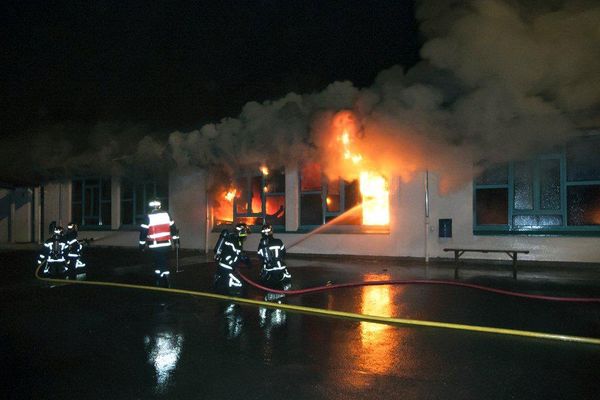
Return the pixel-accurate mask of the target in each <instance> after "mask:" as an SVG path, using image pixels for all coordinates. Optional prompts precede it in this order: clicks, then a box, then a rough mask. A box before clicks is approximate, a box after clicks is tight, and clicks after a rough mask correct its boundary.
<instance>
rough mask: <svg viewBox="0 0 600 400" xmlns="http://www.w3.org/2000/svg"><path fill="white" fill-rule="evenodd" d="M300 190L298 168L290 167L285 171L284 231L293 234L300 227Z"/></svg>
mask: <svg viewBox="0 0 600 400" xmlns="http://www.w3.org/2000/svg"><path fill="white" fill-rule="evenodd" d="M299 210H300V188H299V179H298V167H297V166H291V167H286V169H285V230H286V232H295V231H297V230H298V227H299V226H300V222H299V216H300V212H299Z"/></svg>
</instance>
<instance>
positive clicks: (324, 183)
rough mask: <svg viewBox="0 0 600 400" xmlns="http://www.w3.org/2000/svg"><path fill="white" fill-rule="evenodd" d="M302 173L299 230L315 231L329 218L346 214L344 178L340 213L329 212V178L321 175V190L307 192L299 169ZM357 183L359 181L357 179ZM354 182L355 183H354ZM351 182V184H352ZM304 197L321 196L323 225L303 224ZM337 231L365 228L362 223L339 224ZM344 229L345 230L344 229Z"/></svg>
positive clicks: (299, 187)
mask: <svg viewBox="0 0 600 400" xmlns="http://www.w3.org/2000/svg"><path fill="white" fill-rule="evenodd" d="M299 171H300V173H299V174H298V194H299V199H298V200H299V207H298V210H299V214H298V226H299V229H300V230H301V231H312V230H314V229H317V228H319V227H321V226H323V225H325V224H326V223H327V222H328V221H327V219H328V218H332V219H333V218H335V217H338V216H340V215H342V214H344V213H345V212H346V211H348V210H347V209H346V184H347V183H346V181H345V180H343V179H342V178H338V181H339V196H340V207H339V209H340V210H339V211H327V197H328V194H329V185H330V181H329V179H327V177H326V176H325V175H324V174H322V173H321V190H307V191H302V173H301V172H302V168H300V169H299ZM357 181H359V180H358V179H357ZM352 182H354V181H352ZM352 182H350V184H351V183H352ZM358 185H359V187H360V182H358ZM359 194H360V189H359ZM303 195H313V196H314V195H320V196H321V224H320V225H314V224H302V196H303ZM361 196H362V195H361ZM336 227H337V229H340V228H341V229H344V228H346V229H348V228H351V229H352V228H354V227H361V228H362V227H363V225H362V223H360V224H339V225H336ZM342 227H343V228H342ZM387 227H389V225H386V228H387ZM377 230H381V229H377Z"/></svg>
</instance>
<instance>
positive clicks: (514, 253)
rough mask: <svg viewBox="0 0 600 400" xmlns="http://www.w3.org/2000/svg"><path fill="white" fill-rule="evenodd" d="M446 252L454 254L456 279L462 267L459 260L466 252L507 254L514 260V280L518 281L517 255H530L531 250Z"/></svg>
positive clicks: (448, 249)
mask: <svg viewBox="0 0 600 400" xmlns="http://www.w3.org/2000/svg"><path fill="white" fill-rule="evenodd" d="M444 251H453V252H454V262H455V265H454V279H458V267H459V265H460V261H459V260H458V259H459V258H460V256H462V255H463V254H465V253H466V252H475V253H505V254H507V255H508V256H509V257H510V258H511V259H512V269H513V278H514V279H517V255H518V254H519V253H521V254H529V250H496V249H456V248H446V249H444Z"/></svg>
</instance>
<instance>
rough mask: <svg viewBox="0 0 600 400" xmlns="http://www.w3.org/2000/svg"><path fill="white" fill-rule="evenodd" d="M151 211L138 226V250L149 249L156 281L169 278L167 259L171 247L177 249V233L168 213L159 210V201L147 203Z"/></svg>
mask: <svg viewBox="0 0 600 400" xmlns="http://www.w3.org/2000/svg"><path fill="white" fill-rule="evenodd" d="M148 206H150V208H151V211H150V213H149V214H148V215H147V216H146V220H145V221H144V223H143V224H141V225H140V228H141V229H140V239H139V248H140V250H142V251H144V250H145V249H146V247H148V248H149V249H150V251H151V252H152V255H153V257H154V274H155V276H156V278H158V279H168V278H169V274H170V272H169V266H168V265H167V258H168V255H169V252H170V250H171V247H173V246H176V247H179V233H178V231H177V227H176V226H175V221H173V220H172V219H171V216H170V215H169V213H168V212H166V211H163V210H161V203H160V201H159V200H152V201H151V202H150V203H148Z"/></svg>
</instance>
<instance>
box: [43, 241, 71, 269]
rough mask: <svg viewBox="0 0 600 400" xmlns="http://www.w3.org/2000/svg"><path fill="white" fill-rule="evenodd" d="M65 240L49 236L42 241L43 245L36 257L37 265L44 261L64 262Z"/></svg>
mask: <svg viewBox="0 0 600 400" xmlns="http://www.w3.org/2000/svg"><path fill="white" fill-rule="evenodd" d="M67 247H68V246H67V242H66V241H65V239H64V238H63V237H62V236H61V237H51V238H50V239H48V240H46V241H45V242H44V247H43V248H42V251H41V252H40V255H39V257H38V265H40V264H42V263H43V262H44V261H47V262H48V263H56V262H63V263H64V262H65V253H66V252H67Z"/></svg>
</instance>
